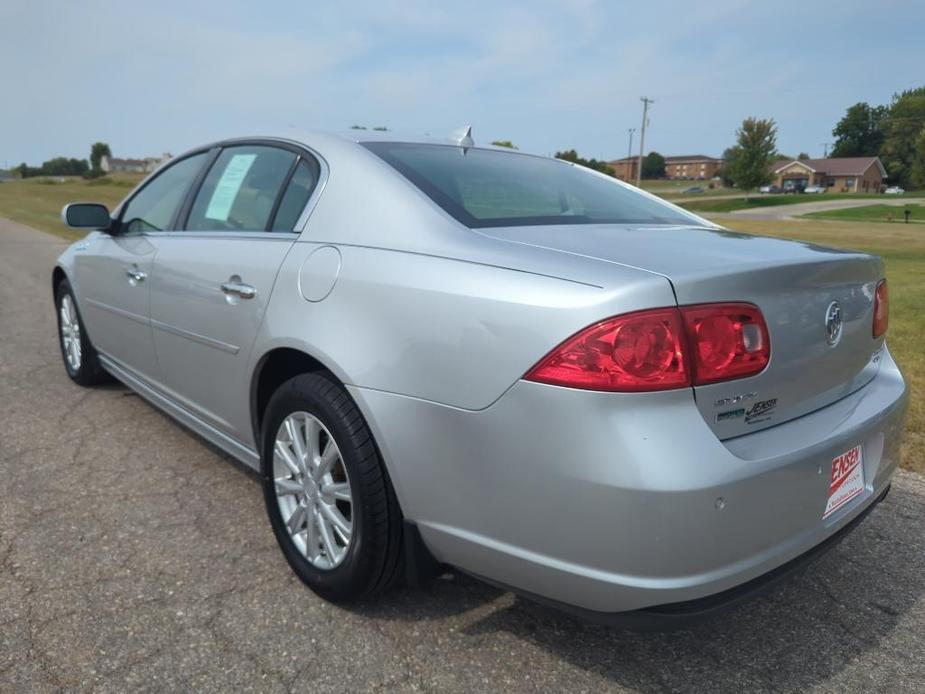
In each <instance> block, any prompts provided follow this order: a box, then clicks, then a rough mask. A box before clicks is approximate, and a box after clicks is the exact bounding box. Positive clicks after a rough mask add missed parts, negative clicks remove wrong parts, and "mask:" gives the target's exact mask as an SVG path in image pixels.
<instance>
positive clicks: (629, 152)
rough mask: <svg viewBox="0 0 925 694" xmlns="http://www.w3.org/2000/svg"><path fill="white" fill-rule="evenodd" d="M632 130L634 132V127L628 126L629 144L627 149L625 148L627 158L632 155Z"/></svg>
mask: <svg viewBox="0 0 925 694" xmlns="http://www.w3.org/2000/svg"><path fill="white" fill-rule="evenodd" d="M634 132H636V128H630V129H629V134H630V146H629V149H628V150H626V158H627V160H629V159H632V157H633V133H634Z"/></svg>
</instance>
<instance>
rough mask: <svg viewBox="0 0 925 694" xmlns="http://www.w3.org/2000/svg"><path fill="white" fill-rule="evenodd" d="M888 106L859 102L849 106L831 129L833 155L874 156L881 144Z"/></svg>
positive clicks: (878, 152) (877, 153)
mask: <svg viewBox="0 0 925 694" xmlns="http://www.w3.org/2000/svg"><path fill="white" fill-rule="evenodd" d="M888 110H889V109H888V107H886V106H871V105H870V104H868V103H866V102H863V101H862V102H859V103H857V104H855V105H854V106H851V107H850V108H849V109H848V111H847V112H846V113H845V115H844V117H843V118H842V119H841V120H840V121H838V125H836V126H835V129H834V130H832V135H833V136H834V137H835V144H834V145H833V147H832V156H833V157H876V156H877V155H879V154H880V148H881V147H882V146H883V136H884V132H883V126H884V122H883V121H884V117H885V116H886V115H887V112H888Z"/></svg>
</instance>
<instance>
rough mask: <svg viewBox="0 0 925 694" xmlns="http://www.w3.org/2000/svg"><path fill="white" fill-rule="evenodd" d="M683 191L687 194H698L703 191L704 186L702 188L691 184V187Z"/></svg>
mask: <svg viewBox="0 0 925 694" xmlns="http://www.w3.org/2000/svg"><path fill="white" fill-rule="evenodd" d="M681 192H682V193H684V194H685V195H698V194H700V193H702V192H703V188H701V187H700V186H691V187H689V188H685V189H684V190H682V191H681Z"/></svg>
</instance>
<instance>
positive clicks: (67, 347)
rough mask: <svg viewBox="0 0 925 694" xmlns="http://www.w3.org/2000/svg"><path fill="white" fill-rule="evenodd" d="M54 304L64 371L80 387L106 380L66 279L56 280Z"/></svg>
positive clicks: (105, 374)
mask: <svg viewBox="0 0 925 694" xmlns="http://www.w3.org/2000/svg"><path fill="white" fill-rule="evenodd" d="M55 308H56V309H57V310H56V313H57V316H58V346H59V347H60V348H61V358H62V359H63V360H64V369H65V370H66V371H67V375H68V376H70V377H71V380H72V381H74V383H77V384H78V385H81V386H84V387H90V386H95V385H98V384H100V383H105V382H106V381H108V380H109V376H108V374H107V373H106V372H105V371H104V370H103V367H102V366H100V360H99V355H98V354H97V352H96V350H95V349H94V348H93V345H92V344H91V342H90V337H89V336H88V335H87V329H86V328H85V327H84V323H83V318H81V316H80V310H79V309H78V308H77V300H76V299H75V298H74V292H73V291H71V285H70V284H69V283H68V281H67V280H62V281H61V282H60V284H58V288H57V290H56V291H55Z"/></svg>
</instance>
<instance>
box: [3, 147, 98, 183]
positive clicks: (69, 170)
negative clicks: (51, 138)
mask: <svg viewBox="0 0 925 694" xmlns="http://www.w3.org/2000/svg"><path fill="white" fill-rule="evenodd" d="M104 156H105V157H111V156H112V152H111V151H110V149H109V145H108V144H106V143H105V142H94V143H93V145H91V146H90V158H89V160H87V159H75V158H69V157H54V158H53V159H49V160H48V161H44V162H42V165H41V166H29V165H28V164H26V162H23V163H22V164H20V165H19V166H17V167H15V168H14V169H13V172H14V173H17V174H19V177H20V178H33V177H35V176H83V177H84V178H98V177H100V176H102V175H103V174H104V173H105V172H104V171H103V169H102V161H103V157H104Z"/></svg>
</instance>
